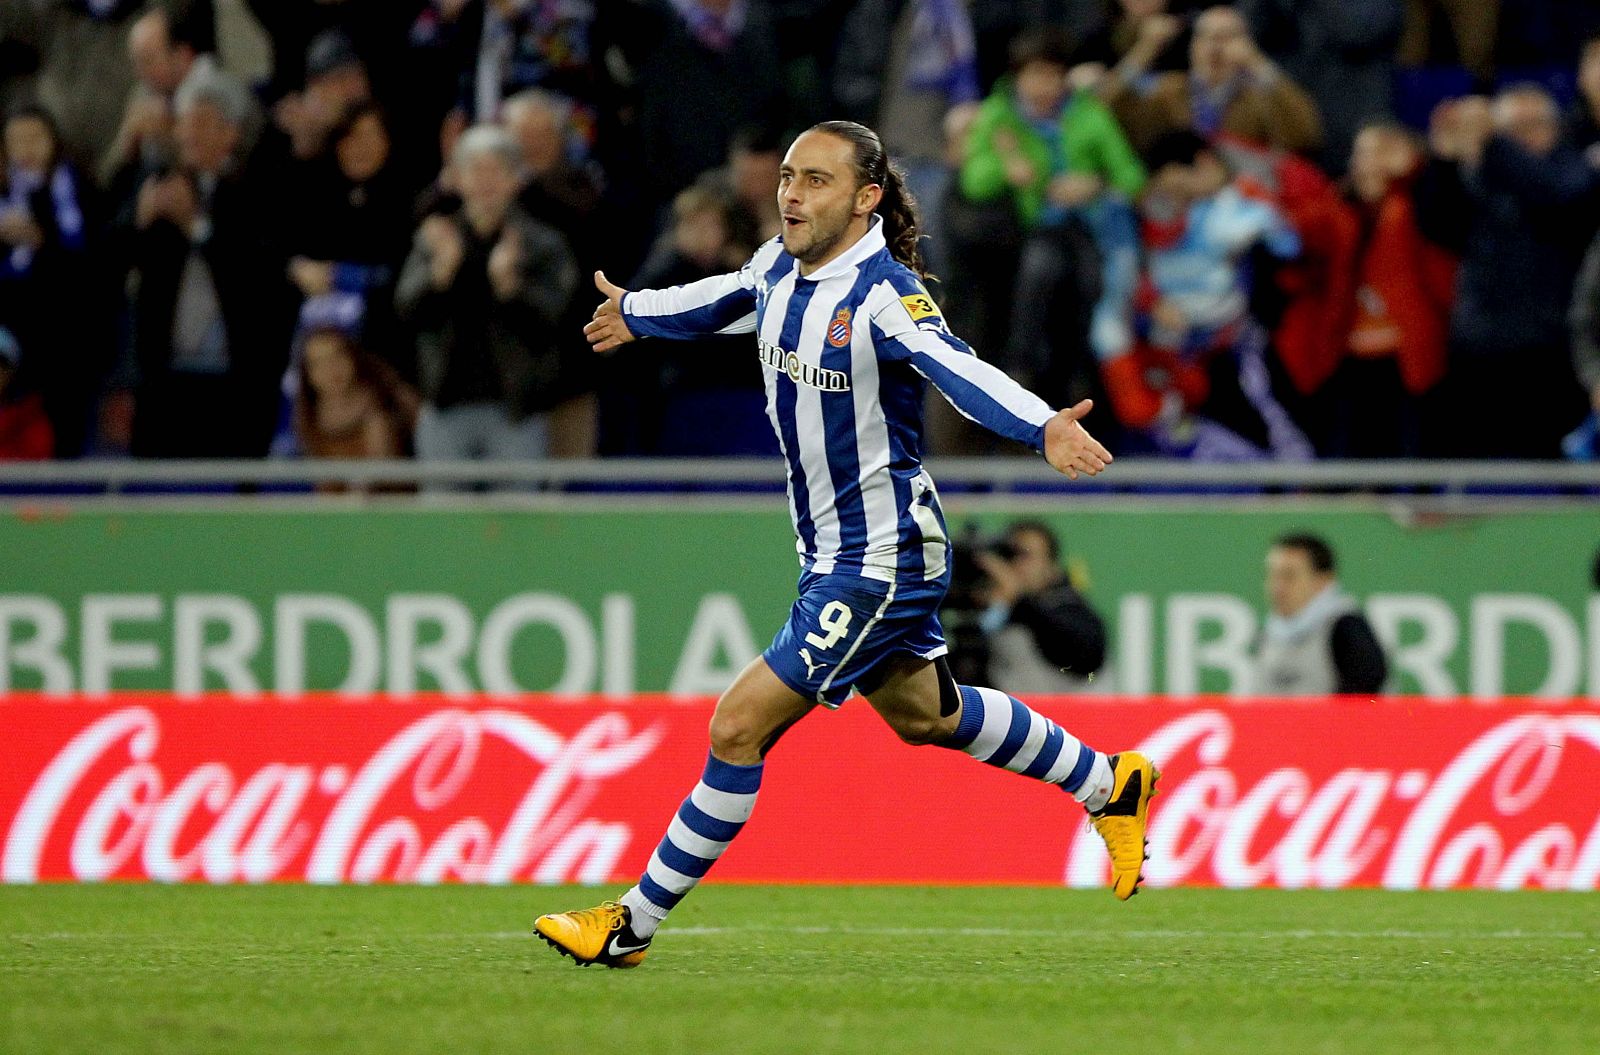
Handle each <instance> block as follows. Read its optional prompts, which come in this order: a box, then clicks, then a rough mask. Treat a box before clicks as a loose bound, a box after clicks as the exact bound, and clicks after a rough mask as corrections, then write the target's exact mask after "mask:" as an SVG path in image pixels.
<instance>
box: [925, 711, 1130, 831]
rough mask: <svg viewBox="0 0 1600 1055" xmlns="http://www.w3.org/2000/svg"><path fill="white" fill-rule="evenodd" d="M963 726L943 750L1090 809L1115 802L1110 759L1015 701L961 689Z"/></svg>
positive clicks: (961, 723) (961, 724)
mask: <svg viewBox="0 0 1600 1055" xmlns="http://www.w3.org/2000/svg"><path fill="white" fill-rule="evenodd" d="M960 689H961V722H960V724H959V725H958V726H957V727H956V732H955V735H954V736H952V737H951V738H950V739H948V740H946V741H945V742H944V745H943V746H945V747H949V748H952V749H954V750H956V751H961V752H964V753H965V754H969V755H971V756H972V757H973V758H976V759H977V760H978V761H979V762H983V763H986V764H987V765H991V766H999V767H1000V768H1001V769H1009V770H1010V771H1011V772H1013V773H1021V774H1022V775H1023V776H1025V777H1033V778H1035V779H1037V780H1042V781H1044V782H1045V783H1046V784H1059V785H1061V787H1062V788H1063V789H1064V790H1065V791H1066V792H1067V793H1068V794H1070V795H1071V796H1072V797H1073V798H1075V799H1077V800H1078V801H1079V802H1081V803H1083V805H1084V807H1085V808H1086V809H1089V810H1097V809H1100V808H1101V807H1102V806H1104V805H1105V804H1106V802H1107V801H1108V800H1109V799H1110V798H1111V760H1110V759H1109V758H1107V757H1106V756H1105V755H1103V754H1101V753H1100V752H1099V751H1096V750H1094V749H1093V748H1091V747H1090V746H1089V745H1088V744H1085V743H1083V742H1082V741H1080V740H1078V739H1077V738H1076V737H1074V736H1073V735H1072V734H1071V733H1068V732H1066V731H1065V730H1063V729H1062V728H1061V727H1060V726H1059V725H1057V724H1056V723H1055V722H1052V721H1051V720H1050V719H1048V718H1046V717H1045V716H1044V715H1042V714H1040V713H1039V712H1038V711H1036V710H1034V709H1033V708H1031V707H1029V706H1028V705H1027V704H1025V703H1023V702H1022V701H1021V700H1019V699H1017V698H1016V697H1015V696H1007V695H1006V694H1005V693H1003V692H1001V691H1000V690H999V689H978V688H973V687H972V686H970V685H962V686H960Z"/></svg>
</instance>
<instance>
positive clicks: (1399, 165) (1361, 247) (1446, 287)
mask: <svg viewBox="0 0 1600 1055" xmlns="http://www.w3.org/2000/svg"><path fill="white" fill-rule="evenodd" d="M1423 156H1424V155H1423V148H1422V144H1421V143H1420V142H1418V140H1417V137H1416V136H1415V135H1414V134H1413V133H1412V132H1411V131H1410V130H1409V129H1407V128H1405V127H1403V126H1400V125H1396V124H1392V123H1386V122H1385V123H1374V124H1369V125H1367V126H1366V127H1365V128H1363V129H1362V130H1361V131H1360V133H1359V134H1358V135H1357V136H1356V140H1355V146H1354V148H1353V150H1352V151H1351V158H1350V178H1349V182H1348V188H1347V192H1346V195H1345V201H1344V209H1343V216H1342V217H1341V219H1340V227H1341V228H1342V231H1341V234H1342V237H1340V238H1339V239H1337V241H1338V242H1339V243H1341V246H1340V249H1341V251H1340V252H1339V253H1338V254H1337V257H1336V259H1335V261H1334V262H1333V263H1334V266H1335V267H1336V268H1338V269H1340V270H1342V271H1343V272H1344V275H1345V277H1346V278H1347V279H1348V280H1350V281H1346V282H1345V283H1341V287H1342V289H1343V290H1344V291H1345V302H1344V303H1343V304H1337V305H1333V309H1334V318H1335V322H1336V330H1335V332H1336V333H1338V334H1342V335H1343V339H1342V340H1340V341H1339V343H1338V344H1337V345H1336V346H1335V348H1334V349H1333V352H1334V355H1335V356H1337V359H1336V365H1335V367H1334V371H1333V374H1332V376H1331V377H1330V378H1329V379H1328V381H1327V384H1326V386H1325V388H1324V390H1323V393H1324V398H1325V399H1326V406H1327V410H1328V425H1329V429H1328V434H1327V439H1326V450H1325V452H1324V453H1326V454H1329V455H1332V456H1334V457H1343V458H1393V457H1416V456H1417V455H1418V454H1420V453H1421V449H1420V444H1419V437H1420V435H1421V432H1422V422H1421V418H1422V412H1423V407H1424V405H1425V402H1426V401H1425V397H1426V396H1427V394H1428V393H1429V392H1430V391H1431V390H1432V389H1433V388H1434V387H1435V386H1436V385H1437V384H1438V383H1439V381H1440V379H1441V378H1443V377H1444V372H1445V341H1446V337H1447V335H1448V332H1449V326H1450V305H1451V303H1452V301H1453V300H1454V289H1455V273H1456V261H1455V258H1454V257H1453V256H1451V254H1450V253H1448V252H1447V251H1446V250H1444V249H1442V248H1440V247H1439V246H1437V245H1435V244H1433V243H1432V242H1430V241H1428V240H1427V239H1426V238H1425V237H1423V234H1422V231H1421V228H1420V227H1419V226H1418V224H1417V216H1416V208H1415V204H1414V201H1413V198H1412V193H1411V191H1412V183H1413V182H1414V180H1415V177H1416V174H1417V172H1418V171H1419V169H1420V168H1421V165H1422V161H1423Z"/></svg>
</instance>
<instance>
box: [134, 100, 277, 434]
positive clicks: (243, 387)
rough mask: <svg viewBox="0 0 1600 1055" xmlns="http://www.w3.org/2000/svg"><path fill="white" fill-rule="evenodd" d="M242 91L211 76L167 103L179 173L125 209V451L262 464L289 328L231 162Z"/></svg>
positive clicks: (246, 110)
mask: <svg viewBox="0 0 1600 1055" xmlns="http://www.w3.org/2000/svg"><path fill="white" fill-rule="evenodd" d="M250 107H251V100H250V96H249V92H248V91H246V90H245V88H244V86H243V85H241V84H239V83H238V82H237V81H235V80H234V79H233V78H232V77H230V76H228V75H227V74H225V73H222V72H220V71H210V72H208V73H206V74H205V75H204V76H200V77H195V78H191V79H190V80H188V81H186V82H185V83H184V85H183V87H182V88H180V89H179V91H178V94H177V96H176V98H175V99H174V111H175V115H176V124H175V128H174V131H175V138H176V141H177V147H178V157H177V162H178V164H177V167H176V168H173V169H169V170H158V171H154V172H151V173H150V174H149V175H148V176H146V177H145V179H144V180H143V182H142V184H141V185H140V187H139V190H138V193H137V194H136V195H135V197H134V199H133V200H132V201H131V202H129V204H128V205H127V207H125V209H124V214H123V219H122V227H123V228H124V230H126V231H127V232H128V236H129V241H130V247H129V251H130V255H131V259H132V261H133V266H134V269H135V271H136V274H137V278H138V293H137V295H136V296H135V299H134V303H133V313H134V332H133V341H134V351H135V359H136V364H137V383H136V388H135V392H134V397H135V408H136V409H135V416H134V421H133V436H132V448H133V453H134V454H135V455H138V456H142V457H238V458H245V457H261V456H262V455H265V454H266V452H267V449H268V446H269V444H270V441H271V437H272V432H273V423H274V419H275V417H276V408H277V388H278V385H277V382H278V380H279V379H280V378H281V377H282V375H283V369H284V365H285V362H286V360H287V358H288V355H287V351H288V347H289V337H290V332H291V327H292V324H293V312H292V305H291V302H290V300H289V287H288V284H287V283H286V282H285V281H284V278H283V274H284V266H285V263H284V259H283V257H282V256H281V255H280V254H279V253H278V251H277V250H276V249H275V248H274V245H275V241H276V239H275V236H276V234H277V225H276V224H275V223H274V219H273V217H272V215H271V214H270V212H269V210H268V209H266V208H264V204H265V203H266V202H267V201H268V198H267V195H266V194H265V193H264V192H263V191H261V190H260V189H259V188H258V187H256V186H255V185H254V183H253V179H252V176H251V173H250V172H249V170H248V169H247V167H246V166H245V164H244V162H243V160H242V159H241V157H240V154H239V151H240V149H241V145H242V141H243V138H244V128H245V124H246V122H247V121H248V119H249V115H250V112H251V110H250Z"/></svg>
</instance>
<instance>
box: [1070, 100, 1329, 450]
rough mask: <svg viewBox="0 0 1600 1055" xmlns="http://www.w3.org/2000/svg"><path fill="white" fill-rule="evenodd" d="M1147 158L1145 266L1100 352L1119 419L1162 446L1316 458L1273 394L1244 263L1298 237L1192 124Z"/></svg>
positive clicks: (1295, 249) (1294, 244)
mask: <svg viewBox="0 0 1600 1055" xmlns="http://www.w3.org/2000/svg"><path fill="white" fill-rule="evenodd" d="M1149 163H1150V169H1151V177H1150V187H1149V189H1148V190H1147V191H1146V193H1145V196H1144V201H1143V207H1142V208H1143V231H1142V234H1141V240H1142V243H1143V253H1144V265H1143V273H1142V275H1141V276H1140V278H1139V280H1138V282H1137V284H1136V286H1135V288H1134V290H1133V291H1132V295H1131V297H1130V299H1129V300H1128V302H1127V303H1126V305H1125V307H1124V309H1123V310H1124V313H1125V317H1126V319H1127V321H1126V322H1125V323H1124V324H1123V325H1122V327H1121V328H1120V331H1119V332H1117V333H1115V334H1109V335H1108V337H1109V338H1110V339H1107V340H1106V341H1104V342H1103V343H1100V344H1098V345H1097V349H1096V350H1097V351H1098V352H1099V354H1100V356H1101V359H1102V363H1103V366H1102V369H1103V371H1104V374H1105V380H1106V387H1107V390H1108V392H1109V394H1110V396H1111V403H1112V406H1113V408H1114V409H1115V411H1116V414H1117V417H1118V418H1119V419H1120V420H1121V422H1122V424H1123V425H1124V426H1125V427H1126V428H1128V429H1130V430H1134V432H1135V433H1136V434H1137V436H1136V437H1135V438H1136V439H1137V440H1139V441H1140V442H1143V443H1147V444H1149V445H1151V447H1153V449H1154V450H1156V451H1159V452H1160V453H1163V454H1168V455H1177V456H1186V457H1193V458H1196V459H1200V460H1219V461H1234V460H1249V459H1255V458H1261V457H1268V456H1271V457H1278V458H1295V459H1299V458H1309V457H1310V456H1311V447H1310V443H1309V442H1308V441H1307V440H1306V438H1305V436H1304V435H1303V434H1302V433H1301V432H1300V430H1299V428H1298V426H1296V425H1295V423H1294V422H1293V421H1292V420H1291V419H1290V417H1289V415H1288V412H1287V411H1285V410H1284V408H1283V406H1282V405H1281V404H1280V403H1279V402H1278V400H1277V397H1276V396H1275V395H1274V393H1273V384H1272V380H1271V374H1270V371H1269V369H1268V365H1267V362H1266V344H1267V342H1266V335H1265V333H1264V332H1263V330H1262V327H1261V325H1260V324H1259V323H1257V322H1256V320H1255V319H1254V318H1252V317H1251V314H1250V300H1251V295H1252V292H1253V289H1252V284H1251V280H1250V274H1251V270H1250V268H1249V266H1248V260H1247V255H1248V254H1249V253H1250V252H1251V251H1252V250H1253V249H1255V248H1256V247H1258V246H1259V247H1260V248H1261V249H1263V250H1264V251H1265V252H1266V253H1268V254H1270V255H1271V256H1273V257H1276V258H1278V259H1289V258H1292V257H1294V256H1295V255H1296V254H1297V253H1299V251H1300V240H1299V238H1298V237H1297V236H1296V234H1295V233H1294V231H1293V230H1292V229H1291V228H1290V227H1289V226H1288V224H1287V222H1286V221H1285V220H1284V218H1283V215H1282V214H1281V213H1280V212H1279V211H1278V209H1277V208H1276V207H1275V206H1273V204H1272V203H1271V202H1270V201H1268V200H1266V199H1265V198H1264V197H1263V196H1261V195H1260V194H1259V193H1258V192H1256V191H1254V190H1253V189H1252V188H1251V187H1250V186H1249V185H1248V184H1246V183H1244V182H1243V181H1241V180H1236V179H1235V178H1234V177H1233V175H1232V173H1231V172H1230V171H1229V168H1228V165H1227V163H1226V162H1225V161H1224V159H1223V157H1222V155H1221V153H1220V152H1219V151H1218V150H1217V149H1216V148H1215V147H1213V146H1211V145H1210V144H1208V143H1207V142H1206V141H1205V140H1203V139H1201V138H1200V137H1199V136H1198V135H1196V134H1195V133H1193V132H1181V131H1180V132H1169V133H1167V134H1166V135H1165V136H1163V137H1162V138H1161V139H1160V140H1159V141H1158V142H1157V143H1156V145H1155V147H1154V148H1153V149H1152V150H1151V152H1150V155H1149Z"/></svg>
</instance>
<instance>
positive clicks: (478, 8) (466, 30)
mask: <svg viewBox="0 0 1600 1055" xmlns="http://www.w3.org/2000/svg"><path fill="white" fill-rule="evenodd" d="M460 6H462V7H463V8H464V10H463V11H462V12H461V14H460V15H459V16H458V18H459V19H460V21H461V32H462V33H463V34H464V36H465V37H466V39H467V41H468V42H469V43H475V44H476V46H475V47H473V48H472V49H471V50H472V54H471V60H470V65H469V67H468V69H467V70H466V71H465V73H464V75H463V77H462V85H463V88H462V92H461V96H462V98H461V101H460V106H461V111H462V115H463V117H465V118H466V119H468V120H476V121H479V122H489V121H495V120H498V119H499V117H500V116H501V114H500V107H501V105H502V104H503V103H504V102H505V101H506V100H508V99H510V98H511V97H512V96H513V95H516V94H517V93H518V92H521V91H525V90H527V89H529V88H542V89H544V90H545V91H549V92H554V93H557V94H559V95H563V96H565V97H566V98H568V99H572V100H577V101H579V105H581V106H582V107H583V108H584V110H585V112H586V113H587V115H588V116H589V118H590V124H591V127H592V118H593V108H594V107H595V105H596V103H597V102H598V101H599V96H600V78H599V72H600V68H599V66H598V64H597V63H596V61H595V60H596V58H597V56H598V55H599V54H600V53H599V51H598V50H596V47H595V43H596V41H595V29H596V22H597V17H598V14H599V4H598V3H596V2H594V0H586V2H581V3H563V4H552V3H541V2H536V0H469V2H468V3H466V4H464V5H460ZM630 14H631V12H630ZM619 17H628V16H624V15H620V13H619Z"/></svg>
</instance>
